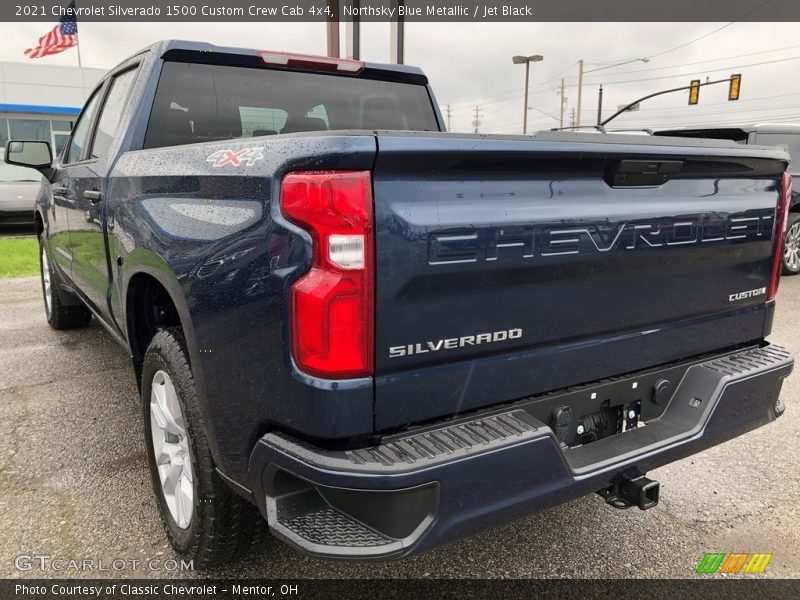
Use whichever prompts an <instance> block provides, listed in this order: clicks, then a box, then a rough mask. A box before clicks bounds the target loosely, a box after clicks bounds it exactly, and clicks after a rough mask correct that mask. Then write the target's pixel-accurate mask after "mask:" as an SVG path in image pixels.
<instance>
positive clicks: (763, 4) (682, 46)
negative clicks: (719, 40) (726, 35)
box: [648, 0, 772, 58]
mask: <svg viewBox="0 0 800 600" xmlns="http://www.w3.org/2000/svg"><path fill="white" fill-rule="evenodd" d="M770 2H772V0H765V1H764V2H762V3H761V4H759V5H758V6H756V7H755V8H753V9H751V10H749V11H747V12H746V13H744V14H743V15H742V16H741V17H739V18H738V19H736V20H735V21H731V22H730V23H726V24H725V25H723V26H722V27H718V28H717V29H715V30H714V31H710V32H709V33H706V34H705V35H701V36H700V37H698V38H695V39H693V40H690V41H688V42H686V43H684V44H680V45H679V46H675V47H674V48H670V49H669V50H664V51H663V52H659V53H657V54H651V55H650V56H648V58H656V57H657V56H664V55H665V54H669V53H670V52H675V50H680V49H681V48H685V47H686V46H690V45H692V44H694V43H696V42H699V41H700V40H704V39H706V38H708V37H711V36H712V35H714V34H715V33H719V32H720V31H722V30H723V29H727V28H728V27H730V26H731V25H733V24H734V23H738V22H739V21H741V20H742V19H744V18H745V17H747V16H749V15H751V14H752V13H754V12H756V11H757V10H759V9H761V8H762V7H764V6H766V5H767V4H769V3H770Z"/></svg>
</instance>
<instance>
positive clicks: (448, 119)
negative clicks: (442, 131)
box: [447, 104, 450, 131]
mask: <svg viewBox="0 0 800 600" xmlns="http://www.w3.org/2000/svg"><path fill="white" fill-rule="evenodd" d="M447 131H450V105H449V104H448V105H447Z"/></svg>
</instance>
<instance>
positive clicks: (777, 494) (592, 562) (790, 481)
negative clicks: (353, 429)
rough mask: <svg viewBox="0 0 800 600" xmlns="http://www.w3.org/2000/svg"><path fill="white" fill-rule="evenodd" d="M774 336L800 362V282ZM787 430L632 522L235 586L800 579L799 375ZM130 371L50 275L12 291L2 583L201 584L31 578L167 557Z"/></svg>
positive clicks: (558, 526)
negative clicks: (58, 327)
mask: <svg viewBox="0 0 800 600" xmlns="http://www.w3.org/2000/svg"><path fill="white" fill-rule="evenodd" d="M778 300H779V308H778V312H777V316H776V320H775V326H774V330H773V334H772V336H771V339H772V340H774V341H776V342H779V343H781V344H783V345H785V346H788V347H789V348H791V349H792V350H793V351H794V352H795V354H800V277H795V278H786V279H784V280H783V282H782V284H781V291H780V294H779V298H778ZM783 389H784V392H783V398H784V401H785V402H786V405H787V411H786V414H785V415H784V416H783V417H782V418H781V419H779V420H778V421H777V422H775V423H773V424H771V425H769V426H767V427H764V428H761V429H759V430H756V431H754V432H752V433H750V434H748V435H745V436H743V437H741V438H738V439H736V440H733V441H732V442H729V443H727V444H724V445H722V446H718V447H716V448H713V449H712V450H710V451H708V452H705V453H704V454H701V455H698V456H694V457H690V458H688V459H686V460H683V461H681V462H679V463H675V464H672V465H669V466H667V467H665V468H662V469H659V470H658V471H655V472H652V473H651V474H650V477H652V478H655V479H658V480H659V481H661V484H662V487H661V494H662V500H661V503H660V504H659V505H658V506H657V507H656V508H654V509H652V510H650V511H646V512H642V511H638V510H636V509H633V510H628V511H619V510H615V509H612V508H610V507H607V506H606V505H605V504H604V503H603V501H602V500H601V499H600V498H599V497H597V496H591V497H586V498H582V499H580V500H577V501H575V502H571V503H569V504H566V505H563V506H560V507H556V508H554V509H551V510H548V511H546V512H543V513H540V514H537V515H534V516H532V517H530V518H528V519H525V520H523V521H520V522H517V523H513V524H510V525H508V526H505V527H503V528H501V529H496V530H493V531H490V532H487V533H485V534H483V535H480V536H478V537H474V538H471V539H468V540H464V541H461V542H458V543H455V544H452V545H449V546H447V547H443V548H440V549H438V550H436V551H434V552H431V553H428V554H425V555H422V556H419V557H416V558H413V559H410V560H406V561H401V562H394V563H381V564H369V565H360V564H352V563H341V562H329V561H320V560H316V559H311V558H307V557H304V556H302V555H300V554H298V553H297V552H295V551H294V550H292V549H290V548H288V547H286V546H284V545H283V544H280V543H278V542H276V541H272V540H271V541H270V542H269V543H268V544H267V545H266V546H265V547H263V548H261V549H259V550H258V551H255V552H253V553H252V554H251V555H250V556H249V557H248V558H247V559H246V560H244V561H242V562H239V563H237V564H234V565H231V566H230V567H227V568H225V569H224V570H222V571H217V572H215V573H214V575H217V576H222V577H271V578H301V577H338V578H369V577H398V578H409V577H582V578H583V577H585V578H590V577H689V576H693V575H694V569H695V568H696V566H697V564H698V563H699V561H700V559H701V558H702V557H703V554H704V553H705V552H709V551H720V552H769V553H773V554H774V558H773V559H772V562H771V563H770V565H769V567H768V569H767V572H766V574H765V576H772V577H798V576H800V519H798V509H797V507H798V506H800V458H799V456H800V455H799V454H798V443H797V431H798V429H799V428H800V373H796V374H795V375H794V376H793V377H791V378H790V379H789V380H788V381H787V382H786V384H785V385H784V388H783ZM137 400H138V399H137V392H136V385H135V383H134V380H133V375H132V370H131V368H130V364H129V360H128V357H127V355H126V353H125V352H124V350H123V349H122V348H120V347H119V346H118V345H117V344H116V343H115V342H114V341H113V340H112V339H111V337H110V336H109V335H108V334H106V333H105V332H104V331H103V329H102V328H101V327H100V326H99V325H97V324H93V325H92V326H91V327H90V328H88V329H86V330H82V331H78V332H64V333H62V332H56V331H53V330H51V329H50V328H49V327H48V326H47V323H46V322H45V319H44V310H43V308H42V300H41V293H40V288H39V280H38V278H30V277H29V278H18V279H2V280H0V489H2V494H0V534H1V535H0V565H1V566H0V577H26V576H30V577H34V576H38V577H41V576H42V575H49V576H58V575H61V576H70V577H78V576H87V577H92V576H94V577H96V576H98V575H103V574H108V575H117V576H119V575H125V576H131V577H145V576H164V575H169V576H182V577H193V576H202V575H203V574H202V573H191V572H188V573H187V572H184V573H176V574H172V573H165V572H164V571H158V570H157V571H153V572H148V571H133V570H126V571H122V572H117V573H98V572H96V571H95V572H83V573H81V572H63V573H55V572H52V571H51V572H49V573H44V574H43V573H40V572H39V571H37V570H30V571H20V570H18V569H17V568H16V567H15V558H16V557H17V556H19V555H30V554H33V553H39V554H45V555H51V556H53V557H60V558H63V559H65V560H70V559H75V560H83V559H84V558H89V559H93V560H95V561H97V560H101V559H102V560H104V561H107V562H108V563H110V562H111V561H112V560H114V559H121V560H125V561H131V560H145V561H146V560H150V559H157V560H159V561H160V560H163V559H165V558H171V557H172V556H173V555H172V551H171V549H170V548H169V546H168V545H167V542H166V539H165V537H164V535H163V532H162V530H161V524H160V522H159V518H158V514H157V512H156V507H155V502H154V499H153V494H152V491H151V485H150V476H149V472H148V470H147V467H146V464H145V460H146V459H145V449H144V441H143V435H142V427H141V416H140V411H139V406H138V403H137Z"/></svg>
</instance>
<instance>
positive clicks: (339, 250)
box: [281, 171, 374, 379]
mask: <svg viewBox="0 0 800 600" xmlns="http://www.w3.org/2000/svg"><path fill="white" fill-rule="evenodd" d="M281 210H282V211H283V214H284V215H286V217H287V218H288V219H290V220H291V221H293V222H295V223H296V224H297V225H299V226H301V227H302V228H303V229H305V230H307V231H308V232H309V233H310V234H311V238H312V239H313V244H314V245H313V262H312V267H311V270H310V271H309V272H308V273H306V274H305V275H303V276H302V277H301V278H300V279H298V280H297V281H296V282H295V283H294V285H292V289H291V336H292V356H293V357H294V360H295V362H296V363H297V366H298V367H299V368H300V369H301V370H303V371H305V372H307V373H310V374H312V375H318V376H320V377H326V378H334V379H340V378H347V377H364V376H368V375H372V370H373V354H374V348H373V331H374V309H373V302H374V300H373V289H374V282H373V277H374V275H373V273H374V260H373V247H374V240H373V226H372V182H371V179H370V174H369V171H299V172H296V173H290V174H289V175H287V176H286V177H284V179H283V186H282V188H281Z"/></svg>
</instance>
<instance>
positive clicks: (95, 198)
mask: <svg viewBox="0 0 800 600" xmlns="http://www.w3.org/2000/svg"><path fill="white" fill-rule="evenodd" d="M83 197H84V198H86V199H87V200H88V201H89V202H91V203H92V204H97V203H98V202H100V200H102V199H103V194H101V193H100V192H98V191H97V190H86V191H84V192H83Z"/></svg>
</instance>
